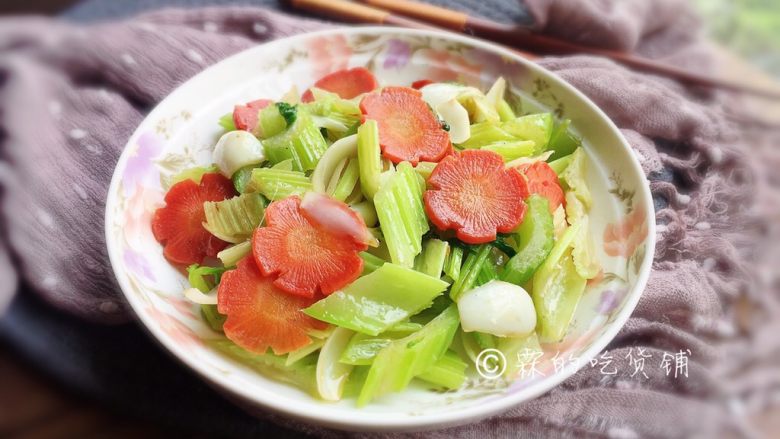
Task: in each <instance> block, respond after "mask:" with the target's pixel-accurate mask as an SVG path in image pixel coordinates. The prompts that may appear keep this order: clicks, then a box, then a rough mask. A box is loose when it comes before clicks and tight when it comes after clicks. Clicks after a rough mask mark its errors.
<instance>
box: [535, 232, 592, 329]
mask: <svg viewBox="0 0 780 439" xmlns="http://www.w3.org/2000/svg"><path fill="white" fill-rule="evenodd" d="M580 226H581V223H579V222H578V223H575V224H574V225H572V226H570V227H569V228H568V229H566V231H565V232H564V233H563V236H561V238H560V239H559V240H558V241H557V242H556V243H555V245H554V246H553V248H552V250H551V251H550V254H549V255H548V256H547V259H545V261H544V262H543V263H542V265H541V266H540V267H539V269H537V270H536V273H535V274H534V277H533V289H532V294H531V297H532V298H533V301H534V308H536V317H537V324H536V328H537V333H538V334H539V338H540V340H541V341H542V342H544V343H557V342H559V341H561V340H562V339H563V338H564V337H565V335H566V331H567V330H568V327H569V323H570V322H571V319H572V317H573V316H574V311H575V310H576V308H577V304H578V303H579V300H580V297H582V293H583V292H584V291H585V284H586V282H587V280H586V279H585V278H584V277H582V276H580V275H579V273H577V269H576V267H575V266H574V261H573V259H572V255H571V244H572V242H573V240H574V238H575V237H576V236H577V234H578V233H579V229H580Z"/></svg>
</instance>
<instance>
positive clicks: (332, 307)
mask: <svg viewBox="0 0 780 439" xmlns="http://www.w3.org/2000/svg"><path fill="white" fill-rule="evenodd" d="M446 288H447V282H444V281H442V280H440V279H437V278H434V277H431V276H428V275H425V274H423V273H420V272H417V271H414V270H411V269H408V268H404V267H401V266H399V265H396V264H392V263H385V264H383V265H382V266H381V267H379V268H378V269H376V270H375V271H374V272H372V273H370V274H367V275H366V276H363V277H360V278H358V280H356V281H355V282H353V283H351V284H349V285H348V286H346V287H345V288H344V289H343V290H341V291H337V292H335V293H333V294H331V295H330V296H328V297H326V298H324V299H322V300H320V301H318V302H316V303H315V304H313V305H311V306H310V307H308V308H306V309H304V310H303V312H304V313H306V314H308V315H309V316H311V317H314V318H315V319H318V320H322V321H324V322H328V323H332V324H334V325H337V326H341V327H344V328H349V329H352V330H354V331H357V332H362V333H364V334H369V335H377V334H379V333H381V332H383V331H386V330H387V329H388V328H390V327H392V326H393V325H395V324H396V323H398V322H401V321H403V320H406V319H408V318H409V316H412V315H414V314H417V313H418V312H420V311H422V310H423V309H425V308H427V307H429V306H431V303H433V299H434V298H435V297H436V296H439V295H440V294H441V293H442V292H443V291H444V290H445V289H446Z"/></svg>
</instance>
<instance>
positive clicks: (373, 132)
mask: <svg viewBox="0 0 780 439" xmlns="http://www.w3.org/2000/svg"><path fill="white" fill-rule="evenodd" d="M357 136H358V137H357V156H358V163H359V169H360V188H361V190H362V191H363V195H365V196H366V198H368V199H369V200H370V199H373V198H374V195H375V194H376V193H377V192H378V191H379V175H380V174H381V173H382V155H381V150H380V148H379V127H378V125H377V123H376V121H375V120H370V119H369V120H367V121H365V123H363V125H360V127H359V128H358V129H357Z"/></svg>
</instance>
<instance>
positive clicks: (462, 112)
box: [435, 98, 471, 143]
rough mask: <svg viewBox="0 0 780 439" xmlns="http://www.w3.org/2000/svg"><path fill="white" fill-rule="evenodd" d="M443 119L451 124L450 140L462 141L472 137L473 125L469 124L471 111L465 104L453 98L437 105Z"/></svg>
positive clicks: (454, 141)
mask: <svg viewBox="0 0 780 439" xmlns="http://www.w3.org/2000/svg"><path fill="white" fill-rule="evenodd" d="M435 108H436V111H437V112H438V113H439V116H441V118H442V119H444V121H445V122H447V125H449V126H450V131H449V134H450V141H451V142H452V143H462V142H465V141H466V140H468V139H469V137H471V125H470V124H469V112H468V111H466V109H465V108H463V105H461V104H460V102H458V100H457V99H455V98H453V99H450V100H449V101H446V102H443V103H441V104H439V106H438V107H435Z"/></svg>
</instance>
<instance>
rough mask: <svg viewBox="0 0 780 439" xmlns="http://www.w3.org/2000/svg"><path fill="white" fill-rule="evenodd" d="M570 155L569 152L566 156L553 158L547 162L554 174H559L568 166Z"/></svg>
mask: <svg viewBox="0 0 780 439" xmlns="http://www.w3.org/2000/svg"><path fill="white" fill-rule="evenodd" d="M571 159H572V155H571V154H569V155H567V156H563V157H561V158H559V159H555V160H553V161H551V162H550V163H548V164H549V165H550V167H551V168H552V170H553V171H555V173H556V174H558V175H561V173H563V171H565V170H566V167H567V166H569V163H571Z"/></svg>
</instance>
